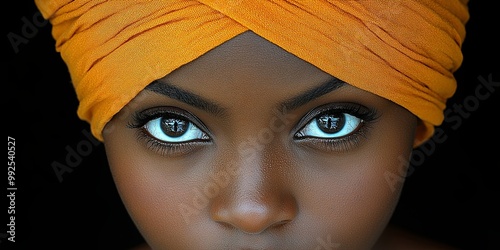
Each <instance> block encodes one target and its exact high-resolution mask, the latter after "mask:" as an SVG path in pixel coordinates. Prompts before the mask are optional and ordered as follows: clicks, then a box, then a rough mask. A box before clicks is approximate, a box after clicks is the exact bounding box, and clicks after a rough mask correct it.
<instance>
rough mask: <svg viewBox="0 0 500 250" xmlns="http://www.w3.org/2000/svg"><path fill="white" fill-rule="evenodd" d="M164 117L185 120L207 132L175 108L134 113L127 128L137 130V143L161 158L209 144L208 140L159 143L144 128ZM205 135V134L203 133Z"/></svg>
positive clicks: (192, 116)
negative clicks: (140, 142)
mask: <svg viewBox="0 0 500 250" xmlns="http://www.w3.org/2000/svg"><path fill="white" fill-rule="evenodd" d="M165 116H172V117H176V118H179V119H183V120H186V121H188V122H190V123H193V124H194V125H195V126H197V127H199V128H200V129H201V130H203V132H205V131H208V129H207V127H206V126H205V125H204V124H203V123H202V122H201V121H199V119H197V118H196V116H194V115H192V114H190V113H189V112H187V111H184V110H182V109H179V108H175V107H156V108H151V109H146V110H143V111H141V112H136V113H135V114H134V115H133V117H132V121H131V122H130V123H129V124H128V127H129V128H132V129H137V132H138V133H137V139H138V140H139V141H143V142H144V143H145V144H146V147H147V148H148V149H149V150H151V151H153V152H155V153H158V154H160V155H163V156H171V157H172V156H177V155H183V154H185V153H189V152H191V151H193V150H194V149H196V148H199V147H200V146H203V145H206V144H207V143H210V142H211V139H210V140H198V141H188V142H180V143H172V142H165V141H160V140H158V139H156V138H154V137H153V136H151V135H150V134H149V133H148V132H147V131H146V128H145V125H146V124H147V123H148V122H150V121H152V120H154V119H156V118H161V117H165ZM205 133H207V132H205ZM207 134H208V133H207Z"/></svg>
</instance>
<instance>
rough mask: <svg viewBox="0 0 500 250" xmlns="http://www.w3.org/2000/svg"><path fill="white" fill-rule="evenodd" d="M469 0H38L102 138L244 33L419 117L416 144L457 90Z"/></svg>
mask: <svg viewBox="0 0 500 250" xmlns="http://www.w3.org/2000/svg"><path fill="white" fill-rule="evenodd" d="M467 2H468V0H260V1H259V0H227V1H222V0H197V1H195V0H133V1H132V0H111V1H105V0H35V3H36V5H37V7H38V9H39V10H40V12H41V13H42V15H43V17H44V18H46V19H48V20H49V21H50V23H51V25H52V36H53V37H54V39H55V47H56V50H57V51H58V52H59V53H60V54H61V57H62V59H63V60H64V61H65V63H66V65H67V66H68V70H69V73H70V76H71V80H72V84H73V86H74V88H75V92H76V94H77V97H78V100H79V106H78V111H77V113H78V116H79V117H80V118H81V119H82V120H85V121H87V122H89V124H90V127H91V131H92V134H93V135H94V136H95V137H96V138H97V139H99V140H101V141H102V140H103V137H102V133H103V128H104V126H105V125H106V123H107V122H108V121H109V120H111V118H112V117H113V116H114V115H115V114H116V113H118V112H119V111H120V110H121V109H122V108H123V107H124V106H125V105H126V104H127V103H129V102H130V101H131V100H132V99H133V98H134V97H135V96H136V95H137V94H138V93H139V92H140V91H141V90H143V89H144V88H145V87H146V86H147V85H148V84H149V83H151V82H153V81H154V80H156V79H159V78H162V77H164V76H165V75H167V74H169V73H170V72H172V71H173V70H175V69H177V68H179V67H180V66H182V65H184V64H187V63H189V62H191V61H193V60H195V59H196V58H198V57H200V56H201V55H203V54H204V53H206V52H208V51H209V50H211V49H213V48H214V47H216V46H218V45H220V44H222V43H224V42H226V41H228V40H230V39H231V38H233V37H235V36H237V35H239V34H241V33H243V32H245V31H249V30H250V31H253V32H254V33H256V34H257V35H259V36H261V37H263V38H265V39H266V40H268V41H270V42H272V43H274V44H276V45H277V46H279V47H281V48H283V49H284V50H286V51H288V52H290V53H292V54H294V55H295V56H297V57H299V58H301V59H302V60H305V61H307V62H309V63H311V64H313V65H315V66H316V67H318V68H319V69H321V70H323V71H325V72H327V73H329V74H331V75H332V76H335V77H337V78H339V79H341V80H343V81H345V82H347V83H349V84H351V85H353V86H355V87H357V88H360V89H363V90H366V91H369V92H371V93H374V94H376V95H378V96H381V97H384V98H386V99H388V100H390V101H392V102H394V103H396V104H398V105H400V106H402V107H404V108H406V109H407V110H409V111H410V112H412V113H413V114H414V115H415V116H417V117H418V118H419V121H420V123H419V126H418V128H417V133H416V136H415V141H414V147H417V146H419V145H421V144H422V143H423V142H425V141H426V140H428V139H430V137H431V136H432V135H433V134H434V131H435V127H436V126H439V125H441V124H442V122H443V120H444V109H445V108H446V102H447V99H449V98H450V97H451V96H452V95H453V94H454V93H455V90H456V85H457V84H456V79H455V77H454V72H455V71H456V70H457V69H458V68H459V67H460V65H461V63H462V60H463V55H462V51H461V47H462V43H463V41H464V38H465V24H466V22H467V21H468V19H469V12H468V7H467Z"/></svg>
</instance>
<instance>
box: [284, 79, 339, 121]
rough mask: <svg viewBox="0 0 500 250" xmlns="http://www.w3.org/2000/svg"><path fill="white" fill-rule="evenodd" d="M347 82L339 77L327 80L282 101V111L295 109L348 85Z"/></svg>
mask: <svg viewBox="0 0 500 250" xmlns="http://www.w3.org/2000/svg"><path fill="white" fill-rule="evenodd" d="M346 84H347V83H346V82H344V81H342V80H340V79H338V78H335V77H334V78H333V79H332V80H330V81H328V82H325V83H323V84H321V85H319V86H317V87H314V88H312V89H309V90H307V91H306V92H304V93H302V94H299V95H297V96H295V97H292V98H290V99H288V100H286V101H284V102H282V103H281V104H280V105H279V107H280V111H281V112H282V113H286V112H288V111H290V110H294V109H296V108H298V107H300V106H302V105H304V104H306V103H308V102H310V101H312V100H314V99H316V98H318V97H320V96H322V95H325V94H328V93H330V92H332V91H334V90H337V89H339V88H340V87H342V86H344V85H346Z"/></svg>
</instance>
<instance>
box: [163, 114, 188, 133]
mask: <svg viewBox="0 0 500 250" xmlns="http://www.w3.org/2000/svg"><path fill="white" fill-rule="evenodd" d="M187 127H188V123H187V122H186V121H185V120H182V119H177V118H168V119H165V118H163V119H162V121H161V130H162V131H163V133H165V134H166V135H168V136H170V137H179V136H182V135H183V134H185V133H186V131H187Z"/></svg>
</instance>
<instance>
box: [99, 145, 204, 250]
mask: <svg viewBox="0 0 500 250" xmlns="http://www.w3.org/2000/svg"><path fill="white" fill-rule="evenodd" d="M121 145H126V144H124V143H120V144H118V143H117V144H115V143H114V142H113V141H112V140H110V141H109V142H108V143H107V146H106V147H107V148H109V149H108V150H107V151H108V161H109V165H110V168H111V172H112V174H113V178H114V181H115V184H116V187H117V189H118V192H119V193H120V196H121V198H122V201H123V203H124V205H125V207H126V208H127V210H128V212H129V214H130V216H131V218H132V220H133V221H134V223H135V224H136V226H137V228H138V229H139V231H140V232H141V234H142V235H143V236H144V238H145V239H146V240H147V241H148V243H149V244H150V245H151V246H155V245H156V246H158V245H160V243H161V244H166V245H169V246H172V247H174V249H175V248H178V249H181V248H183V247H184V246H182V242H188V240H187V239H186V237H187V235H188V234H187V229H188V226H189V225H188V223H186V221H185V220H184V219H183V216H182V213H181V210H180V208H181V207H182V204H185V203H186V200H185V199H186V198H185V197H190V196H192V194H191V193H192V192H193V191H192V189H193V185H192V184H190V183H192V180H190V179H186V178H183V175H182V174H179V173H176V172H175V171H172V172H169V171H165V169H168V168H169V167H171V166H169V163H168V161H166V160H165V159H163V160H160V161H158V159H156V158H157V157H151V156H150V155H148V154H147V153H146V154H145V153H144V149H141V148H134V144H131V145H130V144H129V145H127V146H121ZM111 148H112V149H113V150H111ZM193 212H199V211H193Z"/></svg>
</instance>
